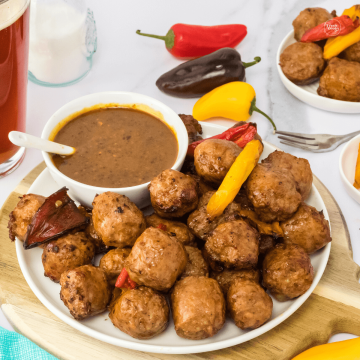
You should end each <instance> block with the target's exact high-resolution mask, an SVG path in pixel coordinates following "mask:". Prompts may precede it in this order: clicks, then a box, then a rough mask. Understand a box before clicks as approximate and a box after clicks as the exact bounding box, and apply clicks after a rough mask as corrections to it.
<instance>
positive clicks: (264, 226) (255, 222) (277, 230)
mask: <svg viewBox="0 0 360 360" xmlns="http://www.w3.org/2000/svg"><path fill="white" fill-rule="evenodd" d="M239 215H240V216H241V217H243V218H246V219H249V220H250V222H251V225H252V226H253V227H254V228H256V229H257V231H258V232H259V233H260V234H261V235H271V236H276V237H284V232H283V231H282V229H281V227H280V224H279V223H278V222H277V221H275V222H273V223H270V224H269V223H265V222H263V221H260V219H259V218H258V216H257V214H256V213H255V211H252V210H249V209H240V210H239Z"/></svg>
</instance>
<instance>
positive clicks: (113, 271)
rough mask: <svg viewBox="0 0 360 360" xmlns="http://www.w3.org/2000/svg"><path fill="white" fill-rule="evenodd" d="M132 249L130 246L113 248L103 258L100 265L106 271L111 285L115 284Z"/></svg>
mask: <svg viewBox="0 0 360 360" xmlns="http://www.w3.org/2000/svg"><path fill="white" fill-rule="evenodd" d="M130 251H131V249H129V248H126V249H113V250H110V251H109V252H108V253H107V254H105V255H104V256H103V257H102V258H101V260H100V264H99V267H100V269H102V270H103V271H104V273H105V275H106V278H107V280H108V282H109V284H110V285H112V286H115V283H116V280H117V278H118V277H119V275H120V273H121V270H122V269H123V267H124V264H125V260H126V258H127V257H128V256H129V254H130Z"/></svg>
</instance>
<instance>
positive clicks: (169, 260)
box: [125, 227, 188, 291]
mask: <svg viewBox="0 0 360 360" xmlns="http://www.w3.org/2000/svg"><path fill="white" fill-rule="evenodd" d="M187 261H188V258H187V254H186V251H185V248H184V246H183V245H182V244H181V243H180V242H179V241H177V240H176V238H175V237H170V236H169V235H168V234H167V233H166V232H165V231H162V230H160V229H155V228H152V227H151V228H148V229H146V230H145V231H144V232H143V233H142V234H141V236H140V237H139V238H138V239H137V240H136V242H135V244H134V246H133V248H132V249H131V252H130V255H129V256H128V258H127V259H126V260H125V269H126V271H127V272H128V274H129V276H130V279H131V280H133V281H135V282H136V283H137V284H139V285H145V286H148V287H151V288H153V289H155V290H159V291H167V290H169V289H170V288H171V287H172V286H173V285H174V283H175V281H176V279H177V278H178V277H179V276H180V275H181V274H182V272H183V271H184V269H185V267H186V263H187Z"/></svg>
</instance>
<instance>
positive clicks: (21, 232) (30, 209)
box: [8, 194, 45, 241]
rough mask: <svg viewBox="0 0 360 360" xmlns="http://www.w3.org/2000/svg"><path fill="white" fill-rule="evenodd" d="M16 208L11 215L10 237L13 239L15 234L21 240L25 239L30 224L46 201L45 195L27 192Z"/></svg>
mask: <svg viewBox="0 0 360 360" xmlns="http://www.w3.org/2000/svg"><path fill="white" fill-rule="evenodd" d="M20 199H21V200H20V201H19V202H18V203H17V205H16V207H15V209H14V210H13V211H12V212H11V213H10V215H9V218H10V219H9V224H8V228H9V237H10V239H11V240H12V241H14V240H15V236H16V237H17V238H18V239H19V240H20V241H24V240H25V235H26V232H27V228H28V225H30V223H31V220H32V218H33V216H34V215H35V213H36V212H37V211H38V209H39V207H40V206H41V205H42V204H43V203H44V201H45V197H44V196H41V195H35V194H26V195H24V196H22V197H21V198H20Z"/></svg>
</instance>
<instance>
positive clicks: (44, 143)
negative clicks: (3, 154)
mask: <svg viewBox="0 0 360 360" xmlns="http://www.w3.org/2000/svg"><path fill="white" fill-rule="evenodd" d="M9 140H10V141H11V142H12V143H13V144H14V145H17V146H23V147H26V148H33V149H39V150H42V151H45V152H48V153H53V154H58V155H72V154H74V153H75V148H73V147H71V146H66V145H61V144H58V143H56V142H53V141H49V140H45V139H41V138H39V137H36V136H33V135H29V134H26V133H23V132H20V131H11V132H10V133H9Z"/></svg>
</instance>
